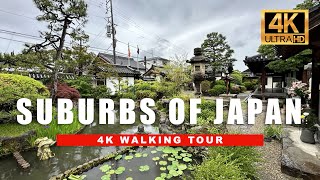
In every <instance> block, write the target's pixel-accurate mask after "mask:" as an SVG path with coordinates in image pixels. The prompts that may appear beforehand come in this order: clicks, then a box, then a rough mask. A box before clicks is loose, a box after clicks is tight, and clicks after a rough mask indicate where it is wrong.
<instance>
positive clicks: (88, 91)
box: [66, 76, 94, 98]
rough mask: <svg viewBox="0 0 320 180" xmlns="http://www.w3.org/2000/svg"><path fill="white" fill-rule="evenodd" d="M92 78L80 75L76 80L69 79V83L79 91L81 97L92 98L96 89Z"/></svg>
mask: <svg viewBox="0 0 320 180" xmlns="http://www.w3.org/2000/svg"><path fill="white" fill-rule="evenodd" d="M91 81H92V80H91V79H90V78H89V77H85V76H82V77H78V78H77V79H74V80H67V81H66V82H67V84H68V85H69V86H71V87H73V88H75V89H77V90H78V91H79V93H80V94H81V97H83V98H92V97H93V93H94V89H93V86H92V83H91Z"/></svg>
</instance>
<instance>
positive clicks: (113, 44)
mask: <svg viewBox="0 0 320 180" xmlns="http://www.w3.org/2000/svg"><path fill="white" fill-rule="evenodd" d="M110 9H111V10H110V11H111V32H112V46H113V63H114V64H116V62H117V61H116V38H115V29H114V22H113V9H112V0H110Z"/></svg>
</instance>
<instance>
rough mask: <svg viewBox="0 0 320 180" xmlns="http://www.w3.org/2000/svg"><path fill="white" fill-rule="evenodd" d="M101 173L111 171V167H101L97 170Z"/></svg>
mask: <svg viewBox="0 0 320 180" xmlns="http://www.w3.org/2000/svg"><path fill="white" fill-rule="evenodd" d="M99 169H100V170H101V171H102V172H107V171H109V170H110V169H111V166H110V165H108V164H106V165H103V166H101V167H100V168H99Z"/></svg>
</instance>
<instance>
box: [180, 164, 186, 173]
mask: <svg viewBox="0 0 320 180" xmlns="http://www.w3.org/2000/svg"><path fill="white" fill-rule="evenodd" d="M178 169H179V170H181V171H183V170H185V169H187V165H185V164H179V165H178Z"/></svg>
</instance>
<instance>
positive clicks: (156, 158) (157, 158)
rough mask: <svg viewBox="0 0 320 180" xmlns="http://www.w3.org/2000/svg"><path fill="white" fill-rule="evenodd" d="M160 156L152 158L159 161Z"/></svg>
mask: <svg viewBox="0 0 320 180" xmlns="http://www.w3.org/2000/svg"><path fill="white" fill-rule="evenodd" d="M159 159H160V158H159V157H154V158H152V160H154V161H159Z"/></svg>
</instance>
